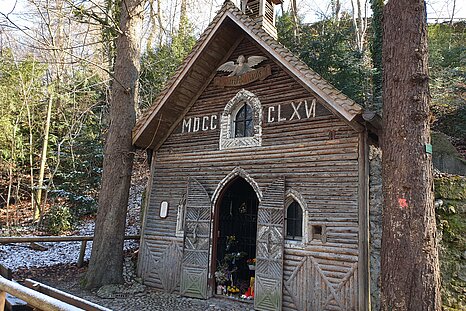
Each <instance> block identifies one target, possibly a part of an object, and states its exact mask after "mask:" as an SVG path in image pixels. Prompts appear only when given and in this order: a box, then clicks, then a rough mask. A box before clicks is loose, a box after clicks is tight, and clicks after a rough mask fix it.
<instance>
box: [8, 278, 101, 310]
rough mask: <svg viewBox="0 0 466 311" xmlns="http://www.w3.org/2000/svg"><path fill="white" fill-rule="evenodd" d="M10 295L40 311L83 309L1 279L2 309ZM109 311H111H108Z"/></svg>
mask: <svg viewBox="0 0 466 311" xmlns="http://www.w3.org/2000/svg"><path fill="white" fill-rule="evenodd" d="M6 293H9V294H11V295H13V296H15V297H18V298H19V299H22V300H24V301H26V302H27V303H28V304H30V305H31V306H33V307H36V308H38V309H39V310H47V311H82V310H83V309H81V308H78V307H75V306H73V305H70V304H68V303H65V302H63V301H60V300H58V299H56V298H53V297H50V296H47V295H44V294H42V293H39V292H36V291H35V290H32V289H30V288H27V287H26V286H23V285H20V284H18V283H16V282H13V281H10V280H7V279H5V278H4V277H0V307H2V308H0V309H3V307H4V305H5V296H6ZM101 310H103V309H101ZM106 310H109V309H106Z"/></svg>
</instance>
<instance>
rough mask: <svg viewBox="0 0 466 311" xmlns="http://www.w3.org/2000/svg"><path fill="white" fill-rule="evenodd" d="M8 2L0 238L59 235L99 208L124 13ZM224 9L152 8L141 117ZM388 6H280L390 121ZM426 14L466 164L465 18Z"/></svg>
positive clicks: (447, 115)
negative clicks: (28, 226) (27, 229)
mask: <svg viewBox="0 0 466 311" xmlns="http://www.w3.org/2000/svg"><path fill="white" fill-rule="evenodd" d="M7 2H8V3H7ZM7 2H6V1H3V2H2V3H1V4H0V8H1V13H0V208H1V209H2V211H4V213H5V215H6V217H5V221H4V222H2V223H0V230H1V234H2V235H11V234H15V232H17V231H19V230H20V227H21V225H23V223H24V220H25V219H26V220H27V222H30V223H37V222H38V223H39V226H40V228H42V229H43V230H46V231H48V232H50V233H53V234H58V233H60V232H62V231H66V230H69V229H70V228H71V227H72V226H73V225H74V224H75V223H76V222H77V221H79V219H81V218H83V217H86V216H88V215H91V216H92V215H94V214H95V212H96V209H97V202H98V192H99V188H100V180H101V173H102V160H103V145H104V140H105V137H106V133H107V129H108V103H109V102H110V99H109V95H110V92H109V90H110V88H111V85H112V83H119V82H118V81H117V80H115V79H113V76H112V70H113V62H114V56H115V38H116V37H117V35H118V32H119V29H118V22H117V21H118V20H119V12H118V10H117V8H118V7H119V3H118V1H111V0H88V1H84V0H27V1H26V0H22V1H7ZM222 3H223V1H219V0H217V1H214V0H201V1H192V0H173V1H172V0H170V1H168V0H159V1H157V0H147V1H145V18H144V25H143V27H142V29H140V39H141V43H142V44H141V46H142V47H143V48H142V51H141V73H140V79H139V87H140V93H139V105H138V107H137V111H138V113H139V114H140V113H142V112H143V111H144V110H145V109H146V108H147V107H148V106H149V105H150V104H151V103H152V102H153V100H154V98H155V97H156V96H157V94H158V93H159V92H160V91H161V89H162V87H163V85H164V83H165V82H166V81H167V80H168V79H169V78H170V76H171V74H172V73H173V72H174V71H175V69H176V68H177V66H178V65H179V64H180V63H181V61H182V60H183V58H184V57H185V56H186V55H187V54H188V53H189V51H190V50H191V48H192V47H193V45H194V43H195V41H196V38H197V37H198V36H199V34H200V33H201V32H202V30H203V29H204V28H205V27H207V25H208V23H209V22H210V20H211V19H212V18H213V16H214V15H215V12H216V11H217V10H218V9H219V8H220V6H221V4H222ZM382 6H383V1H382V0H372V1H371V2H362V1H361V0H328V1H326V0H322V1H319V2H318V3H317V2H314V1H304V0H303V1H296V0H295V1H287V2H285V4H283V5H282V6H279V7H278V8H277V10H278V11H277V13H278V15H279V17H278V22H277V28H278V34H279V41H280V42H281V43H283V44H284V45H285V46H286V47H288V48H289V49H290V50H291V51H292V52H294V53H295V54H296V55H298V56H299V57H300V58H301V59H302V60H303V61H304V62H306V63H307V64H308V65H309V66H310V67H311V68H313V69H314V70H315V71H316V72H318V73H319V74H320V75H322V76H323V77H324V78H325V79H326V80H328V81H330V82H331V83H332V84H333V85H335V86H336V87H337V88H338V89H340V90H342V91H343V92H344V93H345V94H347V95H348V96H349V97H351V98H352V99H354V100H355V101H356V102H358V103H359V104H361V105H363V106H365V107H366V108H367V109H370V110H373V111H378V112H379V113H382V111H381V107H382V103H381V54H382V53H381V49H382V38H381V28H380V27H381V20H380V18H381V9H382ZM427 8H428V11H429V13H428V16H427V18H428V22H429V26H428V32H429V70H430V89H431V96H432V101H431V111H432V123H433V130H434V131H436V132H438V133H441V134H438V135H439V137H442V139H444V140H446V142H445V143H446V144H449V143H452V144H453V145H454V146H455V147H456V149H457V150H458V151H459V153H458V152H456V151H451V152H452V153H455V155H457V156H459V157H460V158H463V159H464V155H465V152H466V126H465V124H466V104H465V103H466V96H465V95H466V74H465V67H466V48H465V45H464V42H466V14H465V13H464V11H465V8H462V7H460V3H457V2H456V0H451V1H446V2H445V1H437V2H435V1H431V2H428V3H427ZM436 135H437V134H436ZM434 143H435V140H434ZM434 152H435V144H434ZM461 155H462V156H461ZM13 206H14V208H13ZM445 206H446V207H447V208H445ZM445 206H444V207H443V209H441V210H440V209H439V210H438V212H439V219H438V220H439V224H441V229H442V230H444V232H445V234H444V237H445V238H444V239H445V240H446V243H447V244H448V243H449V244H451V246H452V247H453V248H455V247H456V248H457V249H456V250H455V251H451V254H450V253H448V252H450V251H447V252H443V255H444V258H446V255H449V256H451V257H452V258H447V259H448V263H447V265H446V266H445V265H443V264H442V266H443V272H444V273H443V274H444V276H445V275H446V272H445V269H450V268H449V267H450V259H451V260H454V258H456V257H455V256H458V254H460V255H459V256H465V254H466V253H465V254H463V255H461V254H462V252H465V251H466V249H464V247H465V246H464V245H465V244H466V243H464V242H465V240H464V234H463V238H461V232H463V233H464V230H465V226H466V225H465V224H464V221H461V219H459V220H458V219H456V218H454V217H457V216H458V211H457V210H455V209H454V208H453V210H452V209H451V208H450V207H449V206H452V205H445ZM19 207H21V208H19ZM463 212H464V211H463ZM452 217H453V218H452ZM463 220H464V218H463ZM445 221H446V222H447V223H446V224H445ZM460 245H463V246H460ZM447 259H445V260H447ZM463 260H464V258H463ZM450 274H451V273H450ZM444 280H447V281H444V288H445V289H447V290H445V291H444V300H448V299H450V300H451V303H447V306H448V305H451V306H452V307H454V306H455V305H458V304H459V303H466V302H464V301H463V302H460V301H459V300H458V299H460V298H455V297H457V294H461V292H463V294H464V290H465V284H466V282H465V281H464V280H461V278H459V277H458V276H454V275H451V276H450V275H449V276H448V277H444ZM458 297H459V296H458Z"/></svg>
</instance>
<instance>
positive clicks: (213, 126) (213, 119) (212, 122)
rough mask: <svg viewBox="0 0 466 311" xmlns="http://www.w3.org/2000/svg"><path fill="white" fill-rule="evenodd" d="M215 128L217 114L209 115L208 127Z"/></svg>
mask: <svg viewBox="0 0 466 311" xmlns="http://www.w3.org/2000/svg"><path fill="white" fill-rule="evenodd" d="M216 128H217V115H216V114H213V115H212V116H211V117H210V129H211V130H215V129H216Z"/></svg>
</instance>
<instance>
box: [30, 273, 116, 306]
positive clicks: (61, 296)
mask: <svg viewBox="0 0 466 311" xmlns="http://www.w3.org/2000/svg"><path fill="white" fill-rule="evenodd" d="M24 284H25V285H26V286H27V287H28V288H30V289H34V290H36V291H38V292H39V293H42V294H44V295H47V296H49V297H52V298H55V299H58V300H60V301H63V302H66V303H67V304H69V305H72V306H74V307H77V308H80V309H82V310H86V311H111V310H110V309H108V308H105V307H102V306H99V305H98V304H95V303H93V302H90V301H88V300H85V299H82V298H79V297H76V296H73V295H71V294H68V293H66V292H63V291H61V290H58V289H56V288H53V287H50V286H48V285H45V284H42V283H39V282H37V281H34V280H31V279H26V280H25V281H24Z"/></svg>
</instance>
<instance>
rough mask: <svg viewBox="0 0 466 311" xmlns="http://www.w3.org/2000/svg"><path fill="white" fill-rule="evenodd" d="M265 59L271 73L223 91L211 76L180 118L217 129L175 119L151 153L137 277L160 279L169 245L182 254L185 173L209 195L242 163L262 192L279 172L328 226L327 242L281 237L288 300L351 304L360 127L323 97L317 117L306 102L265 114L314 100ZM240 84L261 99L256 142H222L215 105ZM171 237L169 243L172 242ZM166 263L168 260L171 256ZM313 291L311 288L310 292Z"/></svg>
mask: <svg viewBox="0 0 466 311" xmlns="http://www.w3.org/2000/svg"><path fill="white" fill-rule="evenodd" d="M241 54H243V55H246V56H251V55H264V56H267V55H265V54H264V53H263V52H261V51H260V50H259V49H258V48H256V47H255V46H254V45H253V44H252V43H251V42H250V41H249V40H248V39H244V40H243V41H242V43H241V44H240V45H239V46H238V48H237V50H236V51H235V52H233V54H232V56H231V57H230V58H229V59H230V60H231V59H236V58H237V57H238V56H239V55H241ZM267 64H269V65H271V66H272V75H271V76H270V77H268V78H267V79H265V80H264V81H258V82H254V83H252V84H249V85H246V86H243V87H238V88H232V87H228V88H225V89H223V90H222V89H220V88H219V87H217V86H215V85H213V84H212V83H211V84H210V85H209V86H208V87H207V89H206V90H205V91H204V93H203V94H202V95H201V96H200V97H199V99H198V100H197V101H196V103H195V104H194V105H193V107H192V108H191V109H190V111H189V112H188V114H187V115H186V117H185V120H187V119H189V118H195V117H199V118H200V120H202V117H204V116H212V115H217V121H218V122H217V126H216V129H210V126H209V129H208V130H206V131H202V130H199V131H197V132H195V133H194V132H190V133H186V128H185V130H184V131H185V133H182V131H183V129H182V124H180V125H179V126H178V128H177V129H176V130H175V131H174V133H172V134H171V135H170V136H169V137H168V139H167V140H166V141H165V142H164V144H163V145H162V147H161V148H160V149H159V150H158V151H157V152H156V154H155V156H154V161H155V162H154V164H153V165H154V168H155V170H154V174H153V185H152V192H151V195H150V203H149V207H148V211H147V213H146V220H145V221H146V225H145V228H144V242H143V246H142V254H141V255H142V257H143V259H142V262H143V264H142V274H143V277H144V279H145V282H146V283H147V284H148V285H151V286H155V287H158V288H163V287H166V286H165V285H162V281H161V276H160V275H159V274H158V272H157V270H160V269H161V267H164V266H163V265H164V264H167V263H164V260H165V261H166V258H165V257H167V256H168V255H167V254H170V257H171V258H172V259H173V258H178V257H176V256H179V252H180V250H181V249H182V238H180V237H176V236H175V232H176V220H177V205H178V203H179V201H180V200H181V199H182V197H183V195H184V194H185V193H186V184H187V178H188V177H195V178H196V179H197V180H198V181H199V182H200V183H201V184H202V185H203V186H204V188H205V189H206V190H207V192H208V194H209V195H210V196H211V197H212V195H213V193H214V191H215V189H216V188H217V185H218V184H219V182H220V181H221V180H222V179H223V178H224V177H225V176H226V175H228V174H229V173H230V172H231V171H233V170H234V169H235V167H238V166H239V167H241V168H242V169H244V170H245V171H246V172H247V173H249V174H250V176H251V177H252V178H253V179H254V180H255V181H256V182H257V183H258V185H259V187H260V189H261V191H262V193H263V192H265V190H266V188H267V187H268V186H269V185H270V184H271V183H272V182H273V181H274V180H275V179H277V178H278V177H279V176H285V177H286V189H294V190H296V191H298V192H299V193H300V194H301V195H302V196H303V197H304V199H305V200H306V203H307V212H308V213H309V224H312V223H315V224H320V225H325V226H326V230H327V241H326V243H322V242H321V241H310V242H309V243H308V244H307V245H305V246H302V245H301V246H299V245H292V244H287V246H286V248H285V265H284V309H289V310H305V308H306V307H305V305H307V307H308V308H311V309H313V310H320V309H323V308H324V307H325V304H327V307H330V306H335V308H336V309H338V308H340V309H342V310H351V309H352V308H355V307H356V306H357V271H356V270H357V260H358V141H359V139H358V137H359V136H358V133H356V132H355V131H354V130H353V129H351V128H350V127H349V126H348V125H347V124H346V123H344V122H343V121H342V120H340V119H339V118H338V117H336V116H334V115H333V114H332V113H330V112H329V111H328V110H326V109H324V108H323V106H322V104H321V103H319V100H317V110H316V117H315V118H312V117H311V118H304V117H303V116H305V111H304V110H303V108H304V105H302V106H301V110H300V115H301V116H302V119H301V120H297V119H295V120H291V121H289V120H287V121H282V122H276V121H274V122H267V121H268V111H269V110H268V109H269V107H271V106H274V107H275V108H274V113H275V114H273V115H272V116H273V117H274V118H275V120H276V119H277V117H278V116H277V114H276V113H277V110H278V105H281V112H282V116H285V117H287V118H288V119H289V117H290V115H291V114H292V107H291V105H290V102H291V101H293V102H294V103H295V105H297V103H299V102H301V101H303V100H307V101H308V104H310V102H311V100H312V98H315V96H314V95H312V94H309V92H308V91H306V90H305V89H304V88H303V87H302V86H301V85H299V84H298V83H297V82H296V81H295V80H294V79H292V78H291V77H290V76H288V74H287V73H286V72H285V71H283V70H282V69H281V68H280V67H279V66H278V65H276V64H274V63H273V62H272V61H271V60H267V61H265V62H263V63H261V64H260V65H259V66H258V67H262V66H263V65H267ZM220 75H222V74H220ZM223 75H224V74H223ZM241 88H244V89H246V90H248V91H250V92H252V93H254V94H255V95H256V96H258V98H259V100H260V101H261V104H262V110H263V123H262V146H261V147H251V148H239V149H227V150H222V151H220V150H219V137H220V114H221V112H222V111H223V109H224V107H225V105H226V103H227V102H228V101H229V100H230V99H231V98H233V97H234V96H235V95H236V93H237V92H238V91H239V90H241ZM209 121H210V119H209ZM206 124H207V122H206ZM330 131H334V133H335V138H334V139H329V132H330ZM162 201H168V202H169V205H170V208H169V215H168V217H167V218H166V219H160V217H159V216H158V213H159V206H160V203H161V202H162ZM167 246H170V247H171V249H170V250H169V251H168V250H167ZM164 252H165V255H163V254H164ZM173 254H178V255H173ZM168 264H171V265H172V266H173V262H171V263H168ZM162 278H163V276H162ZM165 282H166V281H165ZM312 282H314V285H315V284H321V288H320V289H315V290H314V289H312V288H311V287H312V286H314V285H313V284H312ZM315 282H317V283H315ZM298 284H306V285H304V287H303V286H302V285H299V286H298ZM306 286H307V287H306ZM335 289H336V290H335ZM317 290H318V291H319V292H318V293H317V292H316V291H317ZM303 291H304V292H303ZM310 292H316V293H317V296H315V297H308V298H306V297H305V296H306V295H309V293H310ZM306 293H307V294H306ZM311 298H312V299H311ZM334 298H336V299H334ZM311 300H312V301H311ZM338 300H339V301H338Z"/></svg>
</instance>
